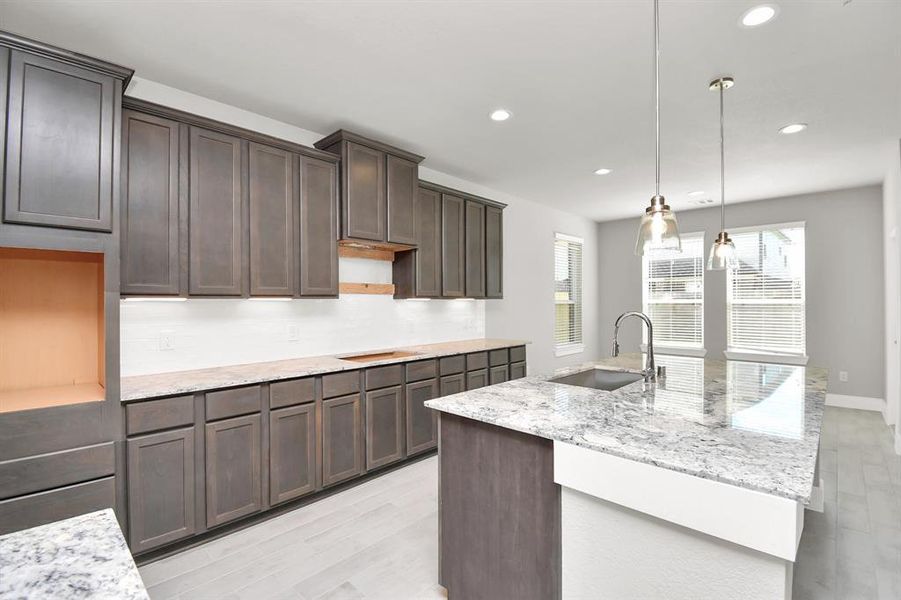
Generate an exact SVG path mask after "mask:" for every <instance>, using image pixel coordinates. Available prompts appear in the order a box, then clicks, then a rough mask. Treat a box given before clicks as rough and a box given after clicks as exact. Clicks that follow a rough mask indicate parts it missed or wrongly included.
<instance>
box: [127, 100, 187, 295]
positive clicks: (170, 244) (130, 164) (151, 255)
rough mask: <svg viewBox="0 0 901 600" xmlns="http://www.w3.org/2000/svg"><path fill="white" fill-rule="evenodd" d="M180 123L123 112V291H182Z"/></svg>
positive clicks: (133, 292) (151, 292)
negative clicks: (180, 250) (180, 280)
mask: <svg viewBox="0 0 901 600" xmlns="http://www.w3.org/2000/svg"><path fill="white" fill-rule="evenodd" d="M178 152H179V124H178V123H177V122H176V121H172V120H170V119H164V118H161V117H157V116H154V115H147V114H143V113H139V112H135V111H132V110H125V111H123V113H122V215H121V216H122V230H121V241H120V246H121V250H122V257H121V260H122V262H121V291H122V293H123V294H178V293H179V291H180V289H179V260H178V256H179V254H178V252H179V230H178V202H179V195H178V193H179V186H178V160H179V159H178Z"/></svg>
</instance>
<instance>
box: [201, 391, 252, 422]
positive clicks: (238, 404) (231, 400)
mask: <svg viewBox="0 0 901 600" xmlns="http://www.w3.org/2000/svg"><path fill="white" fill-rule="evenodd" d="M260 404H261V402H260V386H258V385H251V386H248V387H240V388H234V389H231V390H220V391H218V392H209V393H207V395H206V420H207V421H215V420H217V419H225V418H226V417H236V416H238V415H247V414H250V413H255V412H260Z"/></svg>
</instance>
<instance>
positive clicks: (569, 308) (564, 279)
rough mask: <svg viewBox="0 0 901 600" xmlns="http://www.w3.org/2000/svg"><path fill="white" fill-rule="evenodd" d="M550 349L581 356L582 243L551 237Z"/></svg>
mask: <svg viewBox="0 0 901 600" xmlns="http://www.w3.org/2000/svg"><path fill="white" fill-rule="evenodd" d="M554 311H555V313H554V345H555V348H556V351H557V354H568V353H576V352H581V351H582V349H583V346H582V239H581V238H577V237H573V236H570V235H565V234H562V233H557V234H555V237H554Z"/></svg>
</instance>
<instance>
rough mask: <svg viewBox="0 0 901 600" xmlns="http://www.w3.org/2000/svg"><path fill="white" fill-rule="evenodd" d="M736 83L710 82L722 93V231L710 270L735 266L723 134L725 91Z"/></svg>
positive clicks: (726, 80) (712, 249) (724, 79)
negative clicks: (728, 224)
mask: <svg viewBox="0 0 901 600" xmlns="http://www.w3.org/2000/svg"><path fill="white" fill-rule="evenodd" d="M733 85H735V80H734V79H732V78H731V77H720V78H718V79H714V80H713V81H711V82H710V89H711V90H712V91H714V92H719V93H720V232H719V234H717V236H716V239H715V240H714V241H713V245H711V246H710V258H709V259H708V260H707V270H708V271H722V270H724V269H733V268H735V246H734V245H733V244H732V240H731V239H730V238H729V234H728V233H726V150H725V147H726V146H725V141H724V140H725V136H724V135H723V92H725V91H726V90H728V89H729V88H731V87H732V86H733Z"/></svg>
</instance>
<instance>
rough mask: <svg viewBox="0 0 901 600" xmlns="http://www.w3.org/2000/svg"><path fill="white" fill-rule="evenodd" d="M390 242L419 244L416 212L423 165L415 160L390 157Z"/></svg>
mask: <svg viewBox="0 0 901 600" xmlns="http://www.w3.org/2000/svg"><path fill="white" fill-rule="evenodd" d="M386 160H387V165H388V168H387V171H388V240H387V241H389V242H391V243H393V244H407V245H410V246H414V245H416V223H415V221H416V211H415V209H414V203H415V202H416V197H417V196H418V195H419V165H418V164H417V163H415V162H413V161H412V160H406V159H404V158H399V157H397V156H393V155H391V154H388V155H387V159H386Z"/></svg>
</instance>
